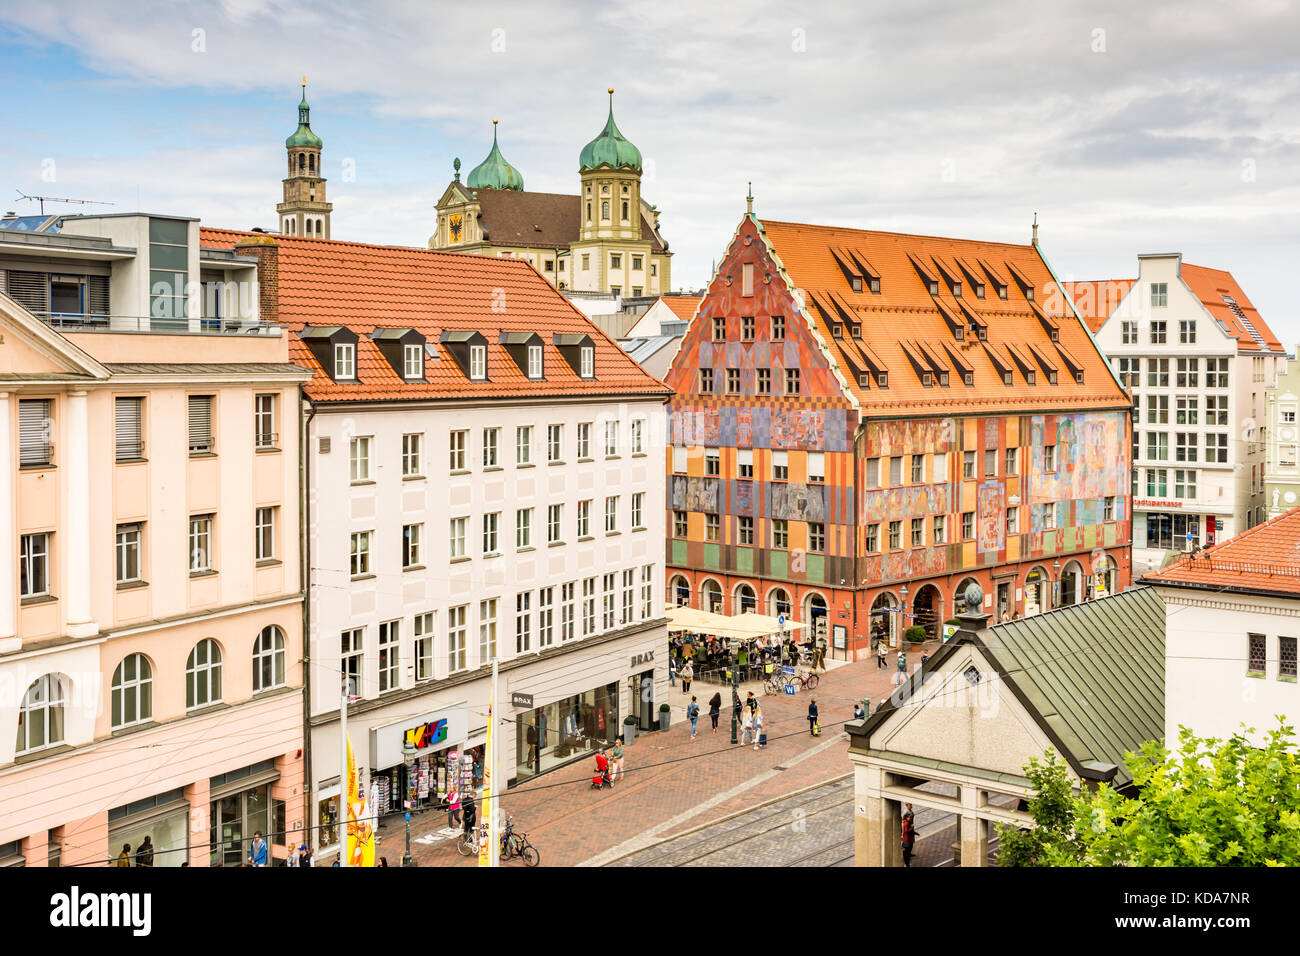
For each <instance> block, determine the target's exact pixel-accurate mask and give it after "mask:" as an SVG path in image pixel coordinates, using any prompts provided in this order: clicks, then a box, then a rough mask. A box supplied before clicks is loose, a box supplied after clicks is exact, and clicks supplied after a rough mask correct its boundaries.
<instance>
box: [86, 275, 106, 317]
mask: <svg viewBox="0 0 1300 956" xmlns="http://www.w3.org/2000/svg"><path fill="white" fill-rule="evenodd" d="M86 299H87V311H88V312H90V313H91V314H93V315H109V314H110V312H109V300H108V276H87V277H86Z"/></svg>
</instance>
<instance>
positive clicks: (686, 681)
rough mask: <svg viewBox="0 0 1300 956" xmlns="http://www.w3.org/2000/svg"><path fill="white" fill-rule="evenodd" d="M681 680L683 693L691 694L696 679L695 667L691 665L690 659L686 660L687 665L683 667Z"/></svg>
mask: <svg viewBox="0 0 1300 956" xmlns="http://www.w3.org/2000/svg"><path fill="white" fill-rule="evenodd" d="M681 678H682V693H683V694H689V693H690V692H691V681H692V680H694V679H695V665H694V664H692V663H691V661H690V658H687V659H686V664H685V666H684V667H682V673H681Z"/></svg>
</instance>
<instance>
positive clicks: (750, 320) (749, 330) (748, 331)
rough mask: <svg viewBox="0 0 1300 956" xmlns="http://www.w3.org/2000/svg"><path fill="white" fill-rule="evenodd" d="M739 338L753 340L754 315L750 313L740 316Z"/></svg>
mask: <svg viewBox="0 0 1300 956" xmlns="http://www.w3.org/2000/svg"><path fill="white" fill-rule="evenodd" d="M740 339H741V341H742V342H752V341H754V317H753V316H752V315H745V316H741V319H740Z"/></svg>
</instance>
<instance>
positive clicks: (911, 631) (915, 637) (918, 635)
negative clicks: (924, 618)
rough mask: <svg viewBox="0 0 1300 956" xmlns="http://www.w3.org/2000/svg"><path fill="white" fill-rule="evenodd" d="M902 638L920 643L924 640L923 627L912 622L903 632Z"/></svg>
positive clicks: (913, 642) (912, 642)
mask: <svg viewBox="0 0 1300 956" xmlns="http://www.w3.org/2000/svg"><path fill="white" fill-rule="evenodd" d="M903 640H905V641H907V642H909V643H911V644H920V643H922V642H923V641H924V640H925V628H924V627H922V626H921V625H920V624H913V625H912V626H911V627H909V628H908V629H907V630H906V631H904V632H903Z"/></svg>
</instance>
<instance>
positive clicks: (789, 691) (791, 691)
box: [785, 684, 794, 697]
mask: <svg viewBox="0 0 1300 956" xmlns="http://www.w3.org/2000/svg"><path fill="white" fill-rule="evenodd" d="M785 692H786V693H787V694H789V695H790V696H791V697H793V696H794V684H786V685H785Z"/></svg>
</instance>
